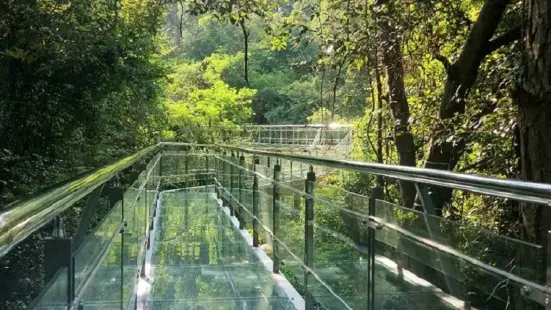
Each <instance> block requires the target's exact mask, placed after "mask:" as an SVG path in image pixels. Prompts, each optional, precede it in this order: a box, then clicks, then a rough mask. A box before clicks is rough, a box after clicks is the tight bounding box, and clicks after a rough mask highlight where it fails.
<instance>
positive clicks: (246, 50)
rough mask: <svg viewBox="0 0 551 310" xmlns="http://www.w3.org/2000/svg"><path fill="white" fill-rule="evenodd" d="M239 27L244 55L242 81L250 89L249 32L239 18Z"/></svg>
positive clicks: (243, 21)
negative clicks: (243, 80) (241, 33)
mask: <svg viewBox="0 0 551 310" xmlns="http://www.w3.org/2000/svg"><path fill="white" fill-rule="evenodd" d="M239 26H240V27H241V31H242V32H243V44H244V46H243V48H244V53H245V61H244V62H245V72H244V79H245V83H247V87H251V85H250V84H249V34H250V32H249V31H248V30H247V27H246V26H245V20H244V19H243V18H241V19H240V20H239Z"/></svg>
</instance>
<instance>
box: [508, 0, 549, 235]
mask: <svg viewBox="0 0 551 310" xmlns="http://www.w3.org/2000/svg"><path fill="white" fill-rule="evenodd" d="M526 5H527V13H528V15H527V17H528V19H529V20H528V22H527V24H526V25H525V28H524V30H523V40H524V42H523V56H524V57H523V72H522V77H521V81H520V82H519V83H518V84H517V89H516V90H515V103H516V104H517V105H518V109H519V114H518V125H519V130H520V161H521V177H522V179H523V180H528V181H535V182H542V183H549V182H551V3H549V1H548V0H526ZM523 221H524V229H525V233H526V237H527V238H528V239H529V240H531V241H534V242H538V243H540V244H544V245H545V241H546V239H547V237H546V236H547V231H548V230H550V229H551V210H550V208H549V207H548V206H534V205H524V206H523Z"/></svg>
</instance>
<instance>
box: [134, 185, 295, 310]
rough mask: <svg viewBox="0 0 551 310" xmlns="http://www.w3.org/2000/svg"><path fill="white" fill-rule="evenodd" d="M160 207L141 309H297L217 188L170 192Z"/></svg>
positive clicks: (141, 292)
mask: <svg viewBox="0 0 551 310" xmlns="http://www.w3.org/2000/svg"><path fill="white" fill-rule="evenodd" d="M157 212H158V214H157V217H156V218H157V221H156V227H155V232H154V236H155V237H154V241H153V242H152V246H151V250H150V253H148V256H147V260H146V261H147V262H146V264H148V266H146V277H147V279H149V281H148V282H149V283H148V284H149V285H145V286H144V284H146V283H141V285H140V287H139V288H138V292H139V293H138V294H139V295H141V296H138V300H139V301H138V303H139V305H138V308H139V309H243V310H247V309H251V310H252V309H259V310H262V309H295V305H294V304H293V302H292V301H291V300H290V299H289V296H288V295H287V293H286V292H285V284H284V285H283V287H282V285H277V284H276V282H275V280H274V278H273V275H272V274H271V273H270V272H269V271H268V270H267V269H266V267H265V265H264V263H263V261H262V259H261V258H262V257H261V256H260V255H258V253H256V252H257V251H255V250H254V249H253V248H251V246H250V245H249V243H248V242H247V240H246V238H245V237H244V236H243V233H242V232H241V231H239V230H238V229H237V228H235V226H234V223H232V220H231V219H230V217H229V216H228V215H227V214H226V213H225V212H224V209H223V208H222V207H221V206H220V205H219V203H218V201H217V200H216V195H215V194H214V189H213V188H211V187H208V188H201V189H199V190H198V191H197V189H196V191H186V190H178V191H172V192H164V193H163V194H162V196H161V199H160V205H159V206H158V209H157ZM245 234H246V233H245ZM259 256H260V257H259ZM144 282H145V281H144ZM289 286H290V285H287V287H289ZM144 287H146V288H147V289H144ZM295 301H296V300H295Z"/></svg>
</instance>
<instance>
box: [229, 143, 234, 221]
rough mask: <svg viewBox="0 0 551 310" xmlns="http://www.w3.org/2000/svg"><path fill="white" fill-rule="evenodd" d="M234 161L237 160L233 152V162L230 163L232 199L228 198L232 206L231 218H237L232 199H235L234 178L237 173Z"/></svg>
mask: <svg viewBox="0 0 551 310" xmlns="http://www.w3.org/2000/svg"><path fill="white" fill-rule="evenodd" d="M234 160H235V153H234V152H232V153H231V161H230V194H231V195H230V197H228V200H229V201H228V203H229V205H230V216H235V206H234V204H233V203H232V197H233V193H234V190H233V189H234V188H235V183H234V181H235V180H234V177H233V174H234V173H235V168H234Z"/></svg>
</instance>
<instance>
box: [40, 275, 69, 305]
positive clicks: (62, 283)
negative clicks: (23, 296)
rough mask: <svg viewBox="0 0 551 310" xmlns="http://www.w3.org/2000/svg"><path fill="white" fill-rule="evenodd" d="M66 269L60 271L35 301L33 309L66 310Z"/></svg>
mask: <svg viewBox="0 0 551 310" xmlns="http://www.w3.org/2000/svg"><path fill="white" fill-rule="evenodd" d="M67 280H68V278H67V268H62V269H60V270H59V271H58V272H57V273H56V274H55V275H54V277H53V279H52V280H51V281H50V283H49V284H48V286H47V287H46V288H44V290H43V291H42V294H41V295H40V296H39V297H38V298H37V299H36V301H35V306H34V307H32V308H33V309H41V310H46V309H48V310H50V309H51V310H58V309H59V310H61V309H67Z"/></svg>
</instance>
